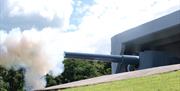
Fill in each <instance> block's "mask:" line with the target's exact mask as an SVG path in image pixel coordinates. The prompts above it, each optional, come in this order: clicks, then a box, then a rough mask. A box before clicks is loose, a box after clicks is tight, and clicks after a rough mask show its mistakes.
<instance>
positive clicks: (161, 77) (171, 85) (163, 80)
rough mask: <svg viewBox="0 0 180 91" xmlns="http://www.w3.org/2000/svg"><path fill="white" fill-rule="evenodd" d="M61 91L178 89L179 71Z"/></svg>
mask: <svg viewBox="0 0 180 91" xmlns="http://www.w3.org/2000/svg"><path fill="white" fill-rule="evenodd" d="M61 91H62V90H61ZM63 91H180V71H174V72H170V73H163V74H158V75H151V76H146V77H141V78H132V79H128V80H121V81H114V82H109V83H102V84H97V85H90V86H84V87H76V88H69V89H64V90H63Z"/></svg>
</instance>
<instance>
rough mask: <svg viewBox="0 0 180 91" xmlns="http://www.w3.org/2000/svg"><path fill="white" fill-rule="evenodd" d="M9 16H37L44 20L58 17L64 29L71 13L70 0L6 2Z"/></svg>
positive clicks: (15, 0) (11, 0) (14, 0)
mask: <svg viewBox="0 0 180 91" xmlns="http://www.w3.org/2000/svg"><path fill="white" fill-rule="evenodd" d="M8 3H9V4H8V7H9V8H10V16H12V17H13V16H28V15H32V14H38V15H40V16H42V17H44V18H45V19H48V20H50V21H51V20H53V19H54V17H59V18H60V19H62V20H63V24H64V27H65V29H66V28H67V27H68V26H69V20H70V16H71V13H72V10H73V8H72V0H8Z"/></svg>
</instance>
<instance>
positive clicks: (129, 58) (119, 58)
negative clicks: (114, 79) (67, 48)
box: [64, 52, 139, 71]
mask: <svg viewBox="0 0 180 91" xmlns="http://www.w3.org/2000/svg"><path fill="white" fill-rule="evenodd" d="M64 58H78V59H88V60H92V61H93V60H97V61H103V62H114V63H120V64H127V65H128V66H127V69H126V70H127V71H132V70H136V68H137V67H138V65H139V56H136V55H103V54H89V53H75V52H64Z"/></svg>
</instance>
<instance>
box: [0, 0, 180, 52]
mask: <svg viewBox="0 0 180 91" xmlns="http://www.w3.org/2000/svg"><path fill="white" fill-rule="evenodd" d="M177 10H180V0H0V31H5V32H11V31H12V30H19V31H30V30H36V31H45V30H48V31H51V32H52V34H53V33H54V34H55V36H54V37H55V39H56V41H58V42H59V43H60V46H59V47H60V48H61V52H63V51H74V52H89V53H99V54H110V50H111V49H110V48H111V47H110V45H111V37H112V36H114V35H116V34H118V33H121V32H123V31H127V30H128V29H131V28H133V27H136V26H138V25H141V24H143V23H146V22H148V21H151V20H153V19H156V18H159V17H161V16H164V15H167V14H169V13H172V12H174V11H177ZM47 36H48V34H47ZM32 37H33V35H32ZM51 37H52V36H51Z"/></svg>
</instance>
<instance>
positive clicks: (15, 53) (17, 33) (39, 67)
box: [0, 28, 63, 90]
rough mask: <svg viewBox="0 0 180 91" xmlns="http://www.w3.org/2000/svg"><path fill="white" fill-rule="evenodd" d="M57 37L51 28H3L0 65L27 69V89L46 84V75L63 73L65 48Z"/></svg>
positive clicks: (0, 41)
mask: <svg viewBox="0 0 180 91" xmlns="http://www.w3.org/2000/svg"><path fill="white" fill-rule="evenodd" d="M54 36H56V34H55V32H52V31H50V30H49V29H44V30H42V31H37V30H35V29H32V30H25V31H23V32H21V30H20V29H18V28H16V29H13V30H12V31H10V32H9V33H6V32H3V31H1V32H0V65H1V66H3V67H5V68H8V69H10V68H15V69H19V68H24V69H25V81H26V88H27V90H32V89H37V88H43V87H45V85H46V81H45V78H44V76H45V75H46V74H48V73H50V72H51V75H54V76H57V75H59V74H61V73H62V72H63V63H62V61H63V56H62V54H63V53H62V52H63V51H62V50H61V49H60V46H61V45H60V43H59V42H58V41H59V40H57V39H56V37H54ZM54 68H56V69H54Z"/></svg>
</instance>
